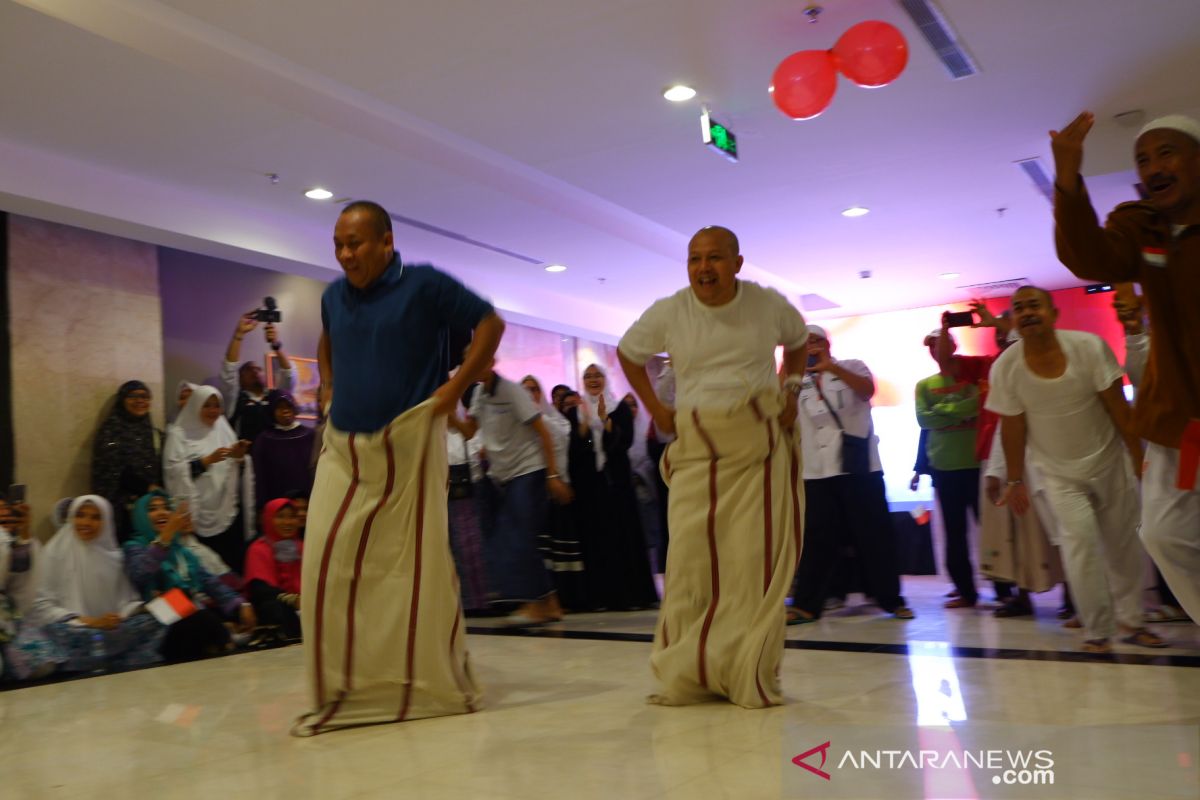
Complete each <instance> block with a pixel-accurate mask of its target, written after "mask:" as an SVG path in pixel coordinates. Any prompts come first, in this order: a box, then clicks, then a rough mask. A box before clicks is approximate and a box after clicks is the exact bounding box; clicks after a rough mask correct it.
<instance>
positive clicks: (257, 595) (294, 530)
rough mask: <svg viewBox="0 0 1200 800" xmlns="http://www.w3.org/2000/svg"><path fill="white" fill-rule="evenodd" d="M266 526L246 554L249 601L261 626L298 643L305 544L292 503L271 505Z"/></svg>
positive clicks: (282, 500) (265, 515)
mask: <svg viewBox="0 0 1200 800" xmlns="http://www.w3.org/2000/svg"><path fill="white" fill-rule="evenodd" d="M263 435H265V434H260V435H259V438H258V440H256V441H260V440H261V439H262V437H263ZM262 526H263V535H262V536H260V537H259V538H257V539H255V540H254V542H253V543H252V544H251V545H250V549H249V550H248V551H247V552H246V597H247V598H249V599H250V602H251V603H253V604H254V613H255V615H256V616H257V617H258V622H259V625H261V626H262V627H265V628H270V629H272V631H273V632H274V634H275V635H276V637H277V638H280V639H282V640H283V641H297V640H298V639H299V638H300V617H299V615H298V613H297V612H298V611H299V610H300V562H301V558H302V557H303V555H304V541H303V540H302V539H301V538H300V517H299V515H298V514H297V513H296V507H295V506H294V505H293V504H292V501H291V500H288V499H287V498H286V497H281V498H278V499H276V500H272V501H271V502H269V503H267V505H266V507H265V508H264V509H263V518H262Z"/></svg>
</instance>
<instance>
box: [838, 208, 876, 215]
mask: <svg viewBox="0 0 1200 800" xmlns="http://www.w3.org/2000/svg"><path fill="white" fill-rule="evenodd" d="M870 213H871V209H869V208H864V207H863V206H850V207H849V208H847V209H846V210H845V211H843V212H842V216H843V217H865V216H866V215H867V214H870Z"/></svg>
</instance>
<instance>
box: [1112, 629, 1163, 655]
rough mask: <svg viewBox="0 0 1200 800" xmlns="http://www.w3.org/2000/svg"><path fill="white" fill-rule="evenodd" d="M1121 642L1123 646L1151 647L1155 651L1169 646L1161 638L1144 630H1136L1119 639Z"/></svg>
mask: <svg viewBox="0 0 1200 800" xmlns="http://www.w3.org/2000/svg"><path fill="white" fill-rule="evenodd" d="M1121 641H1122V642H1124V643H1125V644H1133V645H1137V646H1138V647H1151V648H1154V649H1155V650H1159V649H1161V648H1164V647H1168V646H1169V645H1168V644H1167V643H1166V642H1165V641H1163V639H1162V637H1161V636H1159V635H1158V634H1156V633H1154V632H1153V631H1150V630H1147V629H1146V628H1138V629H1137V630H1136V631H1134V632H1133V633H1131V634H1129V635H1128V636H1123V637H1121Z"/></svg>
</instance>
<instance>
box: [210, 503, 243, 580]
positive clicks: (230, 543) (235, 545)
mask: <svg viewBox="0 0 1200 800" xmlns="http://www.w3.org/2000/svg"><path fill="white" fill-rule="evenodd" d="M199 539H200V542H201V544H204V545H207V546H208V547H209V548H211V549H212V551H213V552H214V553H216V554H217V555H219V556H220V557H221V560H222V561H224V562H225V563H226V564H227V565H228V566H229V569H230V570H232V571H233V572H236V573H237V574H238V575H241V574H242V573H243V572H244V571H245V565H246V527H245V522H244V521H243V517H242V512H240V511H239V512H238V515H237V516H236V517H234V519H233V522H232V523H230V525H229V527H228V528H226V529H225V531H224V532H222V533H218V534H217V535H215V536H200V537H199Z"/></svg>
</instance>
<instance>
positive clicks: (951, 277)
mask: <svg viewBox="0 0 1200 800" xmlns="http://www.w3.org/2000/svg"><path fill="white" fill-rule="evenodd" d="M938 277H939V278H941V279H942V280H944V281H952V280H954V279H955V278H957V277H958V273H957V272H943V273H942V274H941V275H938Z"/></svg>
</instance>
